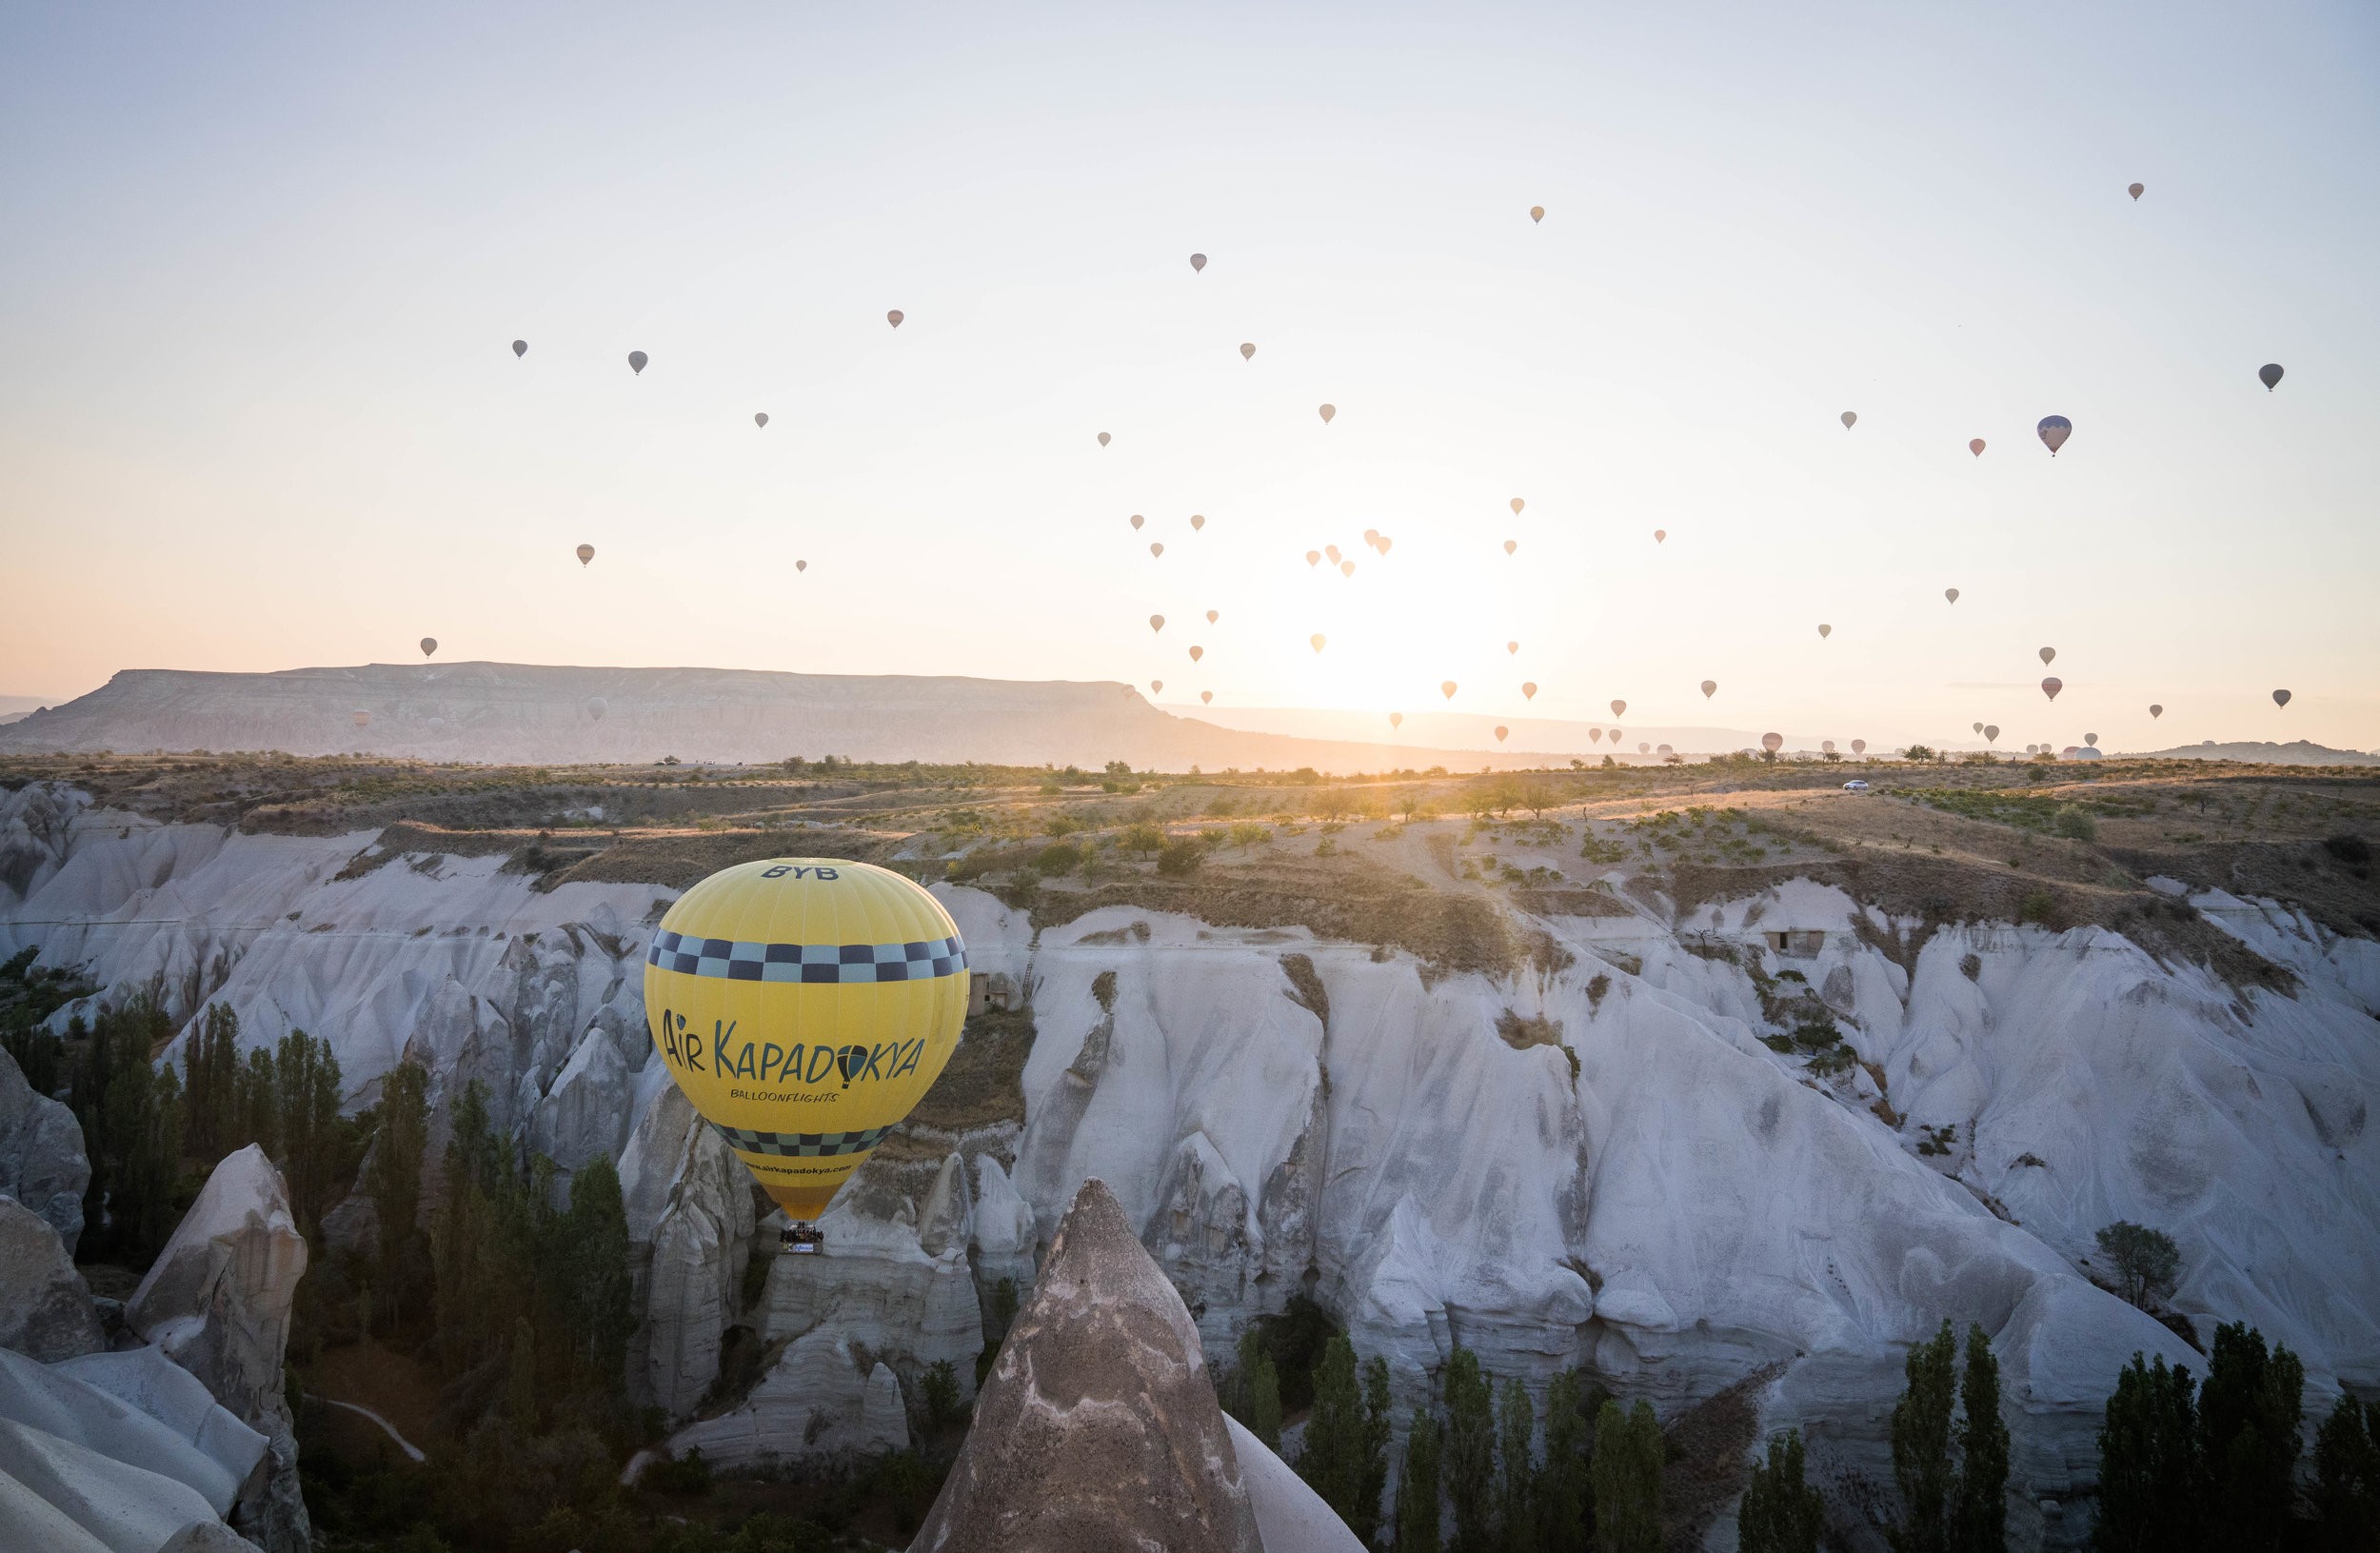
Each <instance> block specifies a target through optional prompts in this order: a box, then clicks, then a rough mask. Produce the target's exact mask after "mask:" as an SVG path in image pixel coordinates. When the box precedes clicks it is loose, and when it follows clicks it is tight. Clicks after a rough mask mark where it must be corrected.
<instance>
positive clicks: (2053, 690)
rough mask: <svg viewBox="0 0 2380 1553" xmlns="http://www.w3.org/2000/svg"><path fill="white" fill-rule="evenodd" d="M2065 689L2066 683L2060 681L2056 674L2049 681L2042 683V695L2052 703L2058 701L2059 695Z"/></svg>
mask: <svg viewBox="0 0 2380 1553" xmlns="http://www.w3.org/2000/svg"><path fill="white" fill-rule="evenodd" d="M2065 688H2066V682H2065V681H2064V680H2062V679H2059V678H2058V677H2057V676H2056V675H2055V674H2053V675H2051V676H2050V677H2049V678H2048V679H2045V680H2043V681H2042V682H2041V693H2042V694H2043V695H2045V696H2048V697H2049V698H2050V699H2051V700H2052V701H2055V700H2056V699H2057V693H2058V692H2059V691H2060V690H2063V689H2065Z"/></svg>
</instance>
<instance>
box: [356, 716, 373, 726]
mask: <svg viewBox="0 0 2380 1553" xmlns="http://www.w3.org/2000/svg"><path fill="white" fill-rule="evenodd" d="M354 722H355V726H356V727H357V728H359V729H362V728H367V727H371V726H372V714H371V713H369V712H357V713H356V714H355V717H354Z"/></svg>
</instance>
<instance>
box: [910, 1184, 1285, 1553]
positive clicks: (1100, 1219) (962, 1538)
mask: <svg viewBox="0 0 2380 1553" xmlns="http://www.w3.org/2000/svg"><path fill="white" fill-rule="evenodd" d="M910 1545H911V1548H912V1550H913V1553H939V1550H942V1549H956V1548H966V1549H969V1550H970V1553H1010V1550H1013V1553H1026V1550H1031V1553H1070V1550H1074V1549H1081V1550H1084V1553H1088V1550H1091V1549H1108V1548H1115V1547H1132V1546H1142V1547H1164V1548H1168V1549H1171V1550H1173V1553H1206V1550H1216V1553H1223V1550H1229V1553H1261V1550H1262V1548H1263V1545H1264V1544H1263V1543H1262V1542H1261V1541H1260V1540H1259V1534H1258V1529H1257V1522H1256V1516H1255V1512H1254V1511H1253V1510H1252V1509H1251V1508H1250V1505H1249V1502H1248V1493H1247V1489H1246V1487H1245V1486H1244V1485H1243V1484H1242V1483H1241V1481H1240V1460H1239V1456H1238V1454H1237V1452H1236V1451H1235V1450H1234V1449H1233V1445H1232V1440H1231V1433H1230V1430H1229V1427H1228V1425H1227V1424H1225V1423H1224V1420H1223V1412H1222V1409H1221V1407H1220V1406H1219V1405H1218V1404H1217V1403H1216V1401H1215V1387H1214V1384H1213V1383H1212V1381H1210V1380H1209V1378H1208V1376H1207V1370H1206V1361H1205V1359H1204V1357H1203V1356H1202V1355H1201V1353H1200V1347H1199V1329H1198V1326H1197V1325H1196V1324H1194V1323H1193V1322H1192V1321H1191V1319H1190V1312H1189V1311H1188V1310H1187V1309H1186V1308H1184V1307H1183V1305H1182V1303H1181V1297H1180V1295H1179V1294H1176V1293H1175V1292H1174V1287H1173V1285H1172V1284H1169V1283H1167V1282H1166V1281H1165V1277H1164V1275H1163V1274H1162V1273H1160V1272H1159V1271H1158V1268H1157V1264H1155V1263H1154V1262H1151V1261H1150V1260H1149V1255H1148V1253H1147V1252H1146V1251H1144V1250H1142V1249H1141V1247H1140V1237H1139V1236H1137V1235H1136V1234H1134V1233H1133V1229H1132V1225H1131V1224H1129V1223H1128V1222H1127V1221H1126V1220H1125V1218H1124V1213H1123V1209H1122V1208H1121V1207H1120V1206H1118V1205H1117V1203H1116V1199H1115V1197H1114V1196H1113V1195H1112V1194H1111V1193H1110V1192H1109V1191H1108V1189H1107V1186H1106V1185H1105V1184H1104V1183H1102V1182H1101V1181H1100V1180H1098V1179H1097V1178H1096V1177H1094V1178H1092V1179H1090V1180H1087V1181H1085V1182H1084V1183H1083V1184H1082V1188H1081V1191H1079V1192H1077V1193H1076V1194H1075V1200H1074V1205H1073V1206H1072V1207H1070V1208H1068V1209H1067V1210H1066V1216H1065V1218H1064V1219H1063V1220H1062V1221H1061V1223H1060V1224H1059V1226H1058V1233H1057V1236H1056V1238H1055V1239H1053V1240H1052V1241H1051V1243H1050V1251H1049V1260H1048V1263H1047V1264H1046V1265H1045V1266H1044V1267H1043V1268H1042V1269H1041V1281H1040V1283H1039V1284H1037V1285H1036V1286H1035V1288H1034V1291H1033V1297H1032V1299H1031V1300H1029V1301H1028V1302H1026V1304H1025V1307H1024V1309H1023V1310H1022V1311H1021V1312H1020V1313H1019V1314H1018V1316H1017V1319H1016V1323H1015V1324H1014V1325H1013V1326H1011V1327H1010V1328H1009V1333H1008V1340H1007V1342H1006V1343H1005V1344H1003V1345H1002V1348H1001V1351H1000V1359H999V1361H998V1363H996V1364H994V1365H993V1366H992V1373H991V1378H990V1380H989V1381H988V1382H986V1383H985V1384H984V1387H983V1394H982V1399H981V1400H980V1401H979V1402H978V1403H977V1404H976V1409H975V1424H974V1427H973V1428H972V1429H971V1430H970V1431H969V1433H968V1435H967V1443H966V1444H965V1446H964V1447H962V1449H961V1451H960V1452H959V1460H958V1462H957V1463H955V1464H954V1465H953V1466H952V1468H951V1472H950V1477H949V1479H948V1481H947V1482H945V1483H943V1485H942V1494H941V1497H939V1498H938V1499H936V1500H935V1502H934V1508H933V1510H932V1512H931V1513H930V1514H928V1515H927V1517H926V1519H925V1524H924V1526H923V1528H922V1529H921V1530H920V1531H919V1533H918V1537H917V1541H916V1542H915V1543H911V1544H910Z"/></svg>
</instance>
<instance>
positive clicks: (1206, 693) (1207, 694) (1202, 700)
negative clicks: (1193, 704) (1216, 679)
mask: <svg viewBox="0 0 2380 1553" xmlns="http://www.w3.org/2000/svg"><path fill="white" fill-rule="evenodd" d="M1214 700H1215V692H1214V691H1212V690H1200V692H1199V704H1200V706H1209V705H1212V704H1213V702H1214Z"/></svg>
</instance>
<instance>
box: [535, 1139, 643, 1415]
mask: <svg viewBox="0 0 2380 1553" xmlns="http://www.w3.org/2000/svg"><path fill="white" fill-rule="evenodd" d="M541 1201H542V1199H541ZM564 1231H565V1237H566V1243H567V1246H568V1252H567V1255H566V1257H565V1265H564V1280H565V1282H564V1283H563V1284H562V1286H561V1287H560V1288H559V1289H558V1290H556V1291H555V1292H556V1293H558V1294H559V1295H560V1296H561V1304H563V1306H564V1309H565V1312H566V1313H567V1317H568V1321H569V1325H570V1330H571V1334H572V1337H573V1338H574V1340H575V1344H576V1346H577V1348H578V1351H579V1353H580V1355H581V1356H582V1357H583V1358H584V1359H585V1363H586V1365H587V1368H588V1369H589V1370H591V1371H592V1372H593V1373H594V1374H595V1375H596V1376H597V1377H599V1378H600V1379H601V1380H602V1381H603V1383H604V1384H605V1388H606V1389H607V1390H617V1389H618V1388H620V1387H622V1386H624V1385H625V1384H626V1382H627V1352H628V1334H629V1333H631V1332H633V1331H634V1330H635V1329H636V1309H635V1304H634V1288H633V1286H632V1284H631V1283H630V1281H629V1277H628V1215H627V1209H626V1207H625V1205H624V1204H623V1203H622V1201H621V1197H620V1177H619V1174H618V1172H616V1171H615V1170H613V1168H612V1165H611V1161H610V1160H608V1159H606V1158H605V1157H604V1156H603V1155H601V1154H598V1155H596V1156H595V1157H594V1158H593V1159H591V1160H589V1161H587V1162H586V1164H585V1165H582V1166H580V1168H579V1170H578V1171H577V1173H576V1174H574V1175H572V1176H571V1178H570V1211H569V1212H568V1214H567V1215H565V1218H564Z"/></svg>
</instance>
